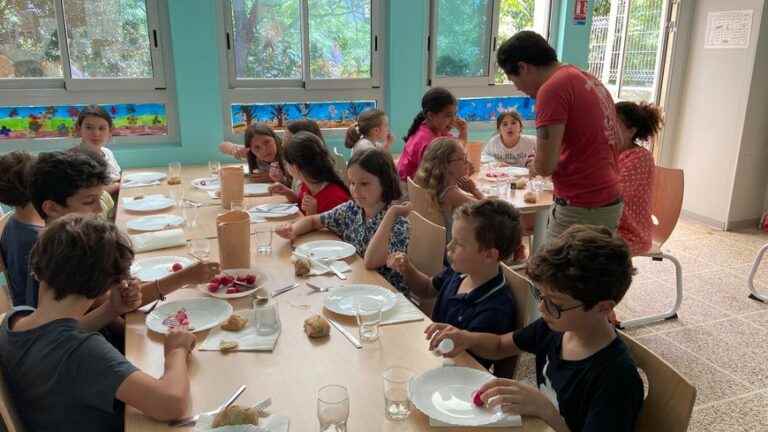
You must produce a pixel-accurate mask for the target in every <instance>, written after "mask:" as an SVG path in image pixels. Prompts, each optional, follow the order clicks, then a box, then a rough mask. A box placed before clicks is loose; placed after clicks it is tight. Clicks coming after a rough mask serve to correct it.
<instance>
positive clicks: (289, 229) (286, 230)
mask: <svg viewBox="0 0 768 432" xmlns="http://www.w3.org/2000/svg"><path fill="white" fill-rule="evenodd" d="M275 234H277V235H279V236H280V237H282V238H284V239H286V240H293V239H295V238H296V233H295V232H294V231H293V224H290V223H287V224H284V225H280V226H279V227H277V228H276V229H275Z"/></svg>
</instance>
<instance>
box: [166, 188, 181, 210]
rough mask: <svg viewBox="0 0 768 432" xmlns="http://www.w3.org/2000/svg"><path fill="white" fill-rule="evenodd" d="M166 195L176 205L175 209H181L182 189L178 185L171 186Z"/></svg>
mask: <svg viewBox="0 0 768 432" xmlns="http://www.w3.org/2000/svg"><path fill="white" fill-rule="evenodd" d="M168 195H169V196H170V197H171V199H172V200H173V201H174V202H175V203H176V207H181V204H182V202H183V201H184V187H183V186H182V185H180V184H177V185H172V186H171V187H169V188H168Z"/></svg>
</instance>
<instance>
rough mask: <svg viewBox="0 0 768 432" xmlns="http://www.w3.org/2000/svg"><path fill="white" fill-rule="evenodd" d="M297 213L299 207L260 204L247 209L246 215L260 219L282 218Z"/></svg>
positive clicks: (281, 204)
mask: <svg viewBox="0 0 768 432" xmlns="http://www.w3.org/2000/svg"><path fill="white" fill-rule="evenodd" d="M298 212H299V207H298V206H297V205H296V204H291V203H269V204H261V205H257V206H255V207H251V208H250V209H248V213H251V214H253V215H256V216H257V217H261V218H284V217H287V216H293V215H295V214H296V213H298Z"/></svg>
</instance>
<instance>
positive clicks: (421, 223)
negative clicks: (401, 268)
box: [407, 211, 445, 316]
mask: <svg viewBox="0 0 768 432" xmlns="http://www.w3.org/2000/svg"><path fill="white" fill-rule="evenodd" d="M408 221H409V222H410V240H409V241H408V253H407V254H408V259H409V260H410V261H411V263H413V265H414V266H415V267H416V268H417V269H418V270H419V271H420V272H422V273H424V274H426V275H427V276H430V277H432V276H435V275H436V274H438V273H440V272H441V271H442V270H443V256H444V255H445V228H443V227H441V226H439V225H435V224H433V223H432V222H430V221H428V220H427V219H426V218H424V217H423V216H422V215H420V214H419V213H418V212H416V211H411V214H410V215H408ZM412 300H413V301H414V303H416V304H418V305H419V308H421V310H422V311H424V313H425V314H427V315H429V316H432V309H433V308H434V305H435V299H434V297H431V298H416V297H415V296H413V297H412Z"/></svg>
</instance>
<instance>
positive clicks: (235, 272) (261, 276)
mask: <svg viewBox="0 0 768 432" xmlns="http://www.w3.org/2000/svg"><path fill="white" fill-rule="evenodd" d="M222 273H223V274H226V275H229V276H233V277H234V276H245V275H247V274H252V275H254V276H256V283H255V285H254V287H253V289H249V290H248V291H242V292H239V293H237V294H227V293H226V289H219V291H217V292H215V293H212V292H210V291H208V284H200V285H198V286H197V289H198V290H199V291H201V292H204V293H205V294H208V295H209V296H211V297H216V298H220V299H236V298H240V297H246V296H249V295H251V294H252V293H253V292H254V291H256V289H257V288H259V287H261V286H263V285H264V284H266V283H267V281H268V280H269V277H268V276H267V275H266V274H265V273H263V272H260V271H258V270H256V269H226V270H223V271H222Z"/></svg>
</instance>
